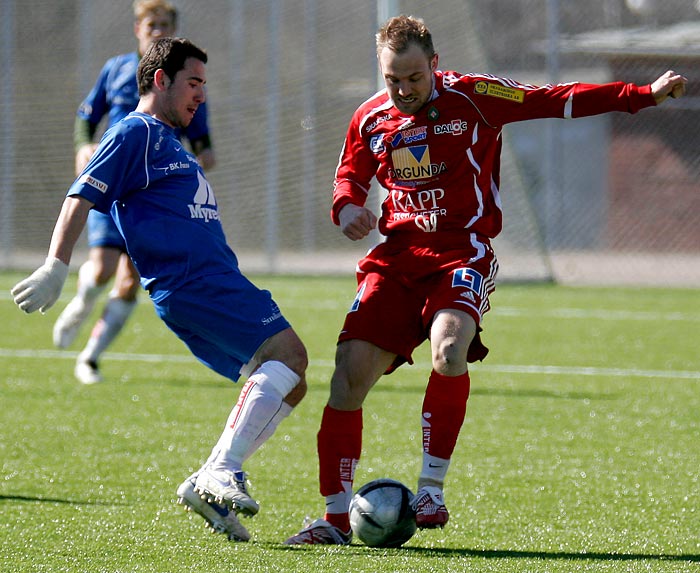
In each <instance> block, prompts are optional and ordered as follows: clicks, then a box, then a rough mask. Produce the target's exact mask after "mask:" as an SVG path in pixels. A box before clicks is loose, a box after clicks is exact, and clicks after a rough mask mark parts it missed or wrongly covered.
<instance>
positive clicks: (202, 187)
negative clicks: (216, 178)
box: [188, 171, 219, 223]
mask: <svg viewBox="0 0 700 573" xmlns="http://www.w3.org/2000/svg"><path fill="white" fill-rule="evenodd" d="M197 181H198V182H199V185H198V186H197V191H196V193H195V194H194V197H193V199H192V201H194V204H193V205H188V207H189V208H190V217H191V218H192V219H203V220H204V221H205V222H206V223H208V222H209V221H218V220H219V211H218V210H217V208H216V197H214V191H212V188H211V186H210V185H209V182H208V181H207V180H206V179H205V178H204V175H202V173H201V172H200V171H197Z"/></svg>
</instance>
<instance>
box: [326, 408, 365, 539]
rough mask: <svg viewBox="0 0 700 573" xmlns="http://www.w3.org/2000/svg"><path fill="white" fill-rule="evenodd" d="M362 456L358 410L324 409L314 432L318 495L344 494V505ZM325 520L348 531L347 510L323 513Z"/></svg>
mask: <svg viewBox="0 0 700 573" xmlns="http://www.w3.org/2000/svg"><path fill="white" fill-rule="evenodd" d="M361 453H362V409H359V410H353V411H350V412H347V411H343V410H336V409H334V408H331V407H330V406H326V407H325V409H324V410H323V418H322V419H321V429H320V430H319V432H318V462H319V482H320V486H321V495H323V496H330V495H335V494H340V493H345V495H346V496H347V498H348V499H347V504H344V506H345V507H347V506H348V505H349V502H350V499H349V498H350V497H352V482H353V479H354V477H355V467H356V466H357V463H358V462H359V460H360V454H361ZM325 519H326V521H328V522H329V523H331V524H332V525H335V526H336V527H338V528H340V529H342V530H343V531H348V530H349V529H350V522H349V519H348V514H347V511H345V512H343V513H326V515H325Z"/></svg>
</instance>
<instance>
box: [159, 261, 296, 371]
mask: <svg viewBox="0 0 700 573" xmlns="http://www.w3.org/2000/svg"><path fill="white" fill-rule="evenodd" d="M153 304H154V306H155V309H156V313H157V314H158V316H160V318H162V319H163V321H164V322H165V324H167V325H168V327H169V328H170V329H171V330H172V331H173V332H174V333H175V334H177V336H178V337H179V338H180V339H181V340H182V341H183V342H184V343H185V344H186V345H187V347H188V348H189V349H190V350H191V351H192V354H194V355H195V356H196V357H197V358H198V359H199V360H200V361H201V362H202V363H204V364H205V365H206V366H208V367H209V368H211V369H212V370H214V371H215V372H217V373H219V374H221V375H222V376H224V377H226V378H230V379H231V380H233V381H234V382H235V381H236V380H238V378H239V376H240V370H241V368H242V367H243V366H245V365H246V364H248V362H250V360H251V358H253V355H254V354H255V351H256V350H257V349H258V348H260V346H261V345H262V343H263V342H265V341H266V340H267V339H268V338H270V337H271V336H273V335H275V334H277V333H278V332H281V331H283V330H285V329H287V328H289V323H288V322H287V320H286V319H285V318H284V316H282V313H281V312H280V309H279V307H278V306H277V304H276V303H275V301H274V300H272V296H271V295H270V292H269V291H266V290H261V289H259V288H258V287H256V286H255V285H254V284H253V283H251V282H250V281H249V280H248V279H247V278H246V277H244V276H243V275H242V274H241V273H239V272H238V273H237V272H232V273H227V274H224V275H214V276H210V277H204V278H201V279H198V280H196V281H193V282H191V283H188V284H187V285H185V286H184V287H181V288H179V289H178V290H176V291H174V292H172V293H171V294H170V295H169V296H167V297H166V298H164V299H163V300H160V301H158V302H155V301H154V303H153Z"/></svg>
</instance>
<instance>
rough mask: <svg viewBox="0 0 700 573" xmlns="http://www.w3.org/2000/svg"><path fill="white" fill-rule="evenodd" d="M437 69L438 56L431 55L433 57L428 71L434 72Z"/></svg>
mask: <svg viewBox="0 0 700 573" xmlns="http://www.w3.org/2000/svg"><path fill="white" fill-rule="evenodd" d="M437 69H438V55H437V54H433V57H432V58H430V71H431V72H434V71H435V70H437Z"/></svg>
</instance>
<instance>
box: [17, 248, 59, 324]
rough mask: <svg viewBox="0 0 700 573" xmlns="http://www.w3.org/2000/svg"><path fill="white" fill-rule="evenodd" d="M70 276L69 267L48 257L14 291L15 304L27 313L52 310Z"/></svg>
mask: <svg viewBox="0 0 700 573" xmlns="http://www.w3.org/2000/svg"><path fill="white" fill-rule="evenodd" d="M67 276H68V265H67V264H66V263H64V262H63V261H61V260H59V259H57V258H55V257H47V259H46V262H45V263H44V264H43V265H41V266H40V267H39V268H38V269H37V270H35V271H34V272H33V273H32V274H31V275H29V276H28V277H27V278H26V279H24V280H23V281H20V282H18V283H17V284H16V285H15V286H14V287H12V290H11V291H10V292H11V293H12V296H13V297H14V299H15V304H16V305H17V306H19V308H20V309H22V310H23V311H24V312H26V313H30V312H34V311H36V310H41V313H42V314H43V313H45V312H46V311H47V310H48V309H50V308H51V307H52V306H53V305H54V304H55V302H56V301H57V300H58V297H59V296H60V294H61V291H62V290H63V284H64V283H65V282H66V277H67Z"/></svg>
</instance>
